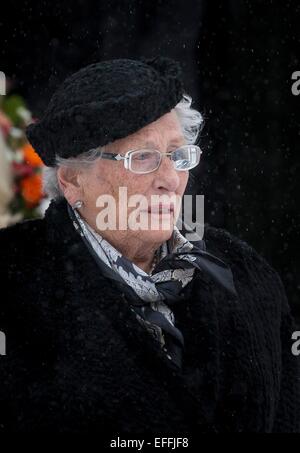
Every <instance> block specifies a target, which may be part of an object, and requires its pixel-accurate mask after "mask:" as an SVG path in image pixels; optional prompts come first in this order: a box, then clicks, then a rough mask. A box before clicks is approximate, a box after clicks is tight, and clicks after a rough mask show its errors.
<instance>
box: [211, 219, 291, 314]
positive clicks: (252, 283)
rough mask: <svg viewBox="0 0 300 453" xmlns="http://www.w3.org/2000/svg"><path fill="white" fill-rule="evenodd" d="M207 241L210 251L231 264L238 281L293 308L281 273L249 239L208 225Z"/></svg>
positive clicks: (277, 302)
mask: <svg viewBox="0 0 300 453" xmlns="http://www.w3.org/2000/svg"><path fill="white" fill-rule="evenodd" d="M204 240H205V243H206V247H207V250H208V251H211V252H212V253H215V254H216V255H217V256H219V257H220V258H221V259H223V260H224V261H225V262H226V263H227V264H228V265H229V266H231V269H232V272H233V275H234V278H235V281H236V280H239V282H242V284H243V285H244V286H246V285H247V286H248V287H251V288H253V292H255V291H257V293H260V295H262V296H263V297H262V299H263V300H266V299H268V300H269V301H270V302H271V301H272V300H273V303H274V302H275V303H276V304H278V305H279V306H281V307H282V308H284V309H285V311H289V304H288V301H287V298H286V294H285V290H284V286H283V283H282V280H281V277H280V275H279V273H278V272H277V271H276V270H275V269H274V268H273V266H272V265H271V264H270V263H269V262H268V261H267V260H266V258H265V257H264V256H263V255H261V254H260V253H259V252H258V251H257V250H256V249H255V248H254V247H253V246H251V245H250V244H249V243H248V242H246V241H244V240H242V239H240V238H238V237H237V236H235V235H234V234H231V233H230V232H229V231H227V230H225V229H223V228H216V227H213V226H211V225H209V224H206V225H205V229H204Z"/></svg>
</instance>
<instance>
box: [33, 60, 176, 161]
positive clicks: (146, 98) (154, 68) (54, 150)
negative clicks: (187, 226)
mask: <svg viewBox="0 0 300 453" xmlns="http://www.w3.org/2000/svg"><path fill="white" fill-rule="evenodd" d="M181 77H182V71H181V67H180V65H179V63H178V62H177V61H175V60H173V59H171V58H168V57H160V56H157V57H153V58H140V59H139V60H132V59H125V58H122V59H114V60H107V61H101V62H98V63H94V64H91V65H89V66H86V67H85V68H82V69H80V70H79V71H78V72H76V73H75V74H73V75H71V76H70V77H68V78H67V79H66V80H65V81H64V82H63V83H62V84H61V86H60V87H59V88H58V89H57V91H56V92H55V93H54V95H53V96H52V98H51V100H50V102H49V105H48V107H47V109H46V111H45V113H44V115H43V117H42V119H41V120H40V121H38V122H36V123H33V124H30V125H29V126H28V127H27V129H26V135H27V138H28V140H29V142H30V143H31V145H32V146H33V148H34V149H35V151H36V152H37V153H38V154H39V155H40V157H41V159H42V160H43V162H44V164H45V165H47V166H55V156H56V154H57V155H58V156H60V157H64V158H69V157H76V156H77V155H79V154H82V153H83V152H86V151H89V150H90V149H92V148H96V147H98V146H104V145H106V144H107V143H110V142H112V141H114V140H116V139H120V138H124V137H126V136H128V135H130V134H132V133H134V132H136V131H137V130H139V129H141V128H142V127H144V126H146V125H147V124H149V123H151V122H152V121H155V120H156V119H158V118H160V117H161V116H162V115H164V114H165V113H168V112H169V111H170V110H172V108H174V107H175V105H176V104H177V103H178V102H179V101H180V100H181V98H182V95H183V93H184V89H183V82H182V79H181Z"/></svg>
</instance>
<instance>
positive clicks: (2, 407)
mask: <svg viewBox="0 0 300 453" xmlns="http://www.w3.org/2000/svg"><path fill="white" fill-rule="evenodd" d="M66 207H67V205H66V202H65V200H63V199H60V200H58V201H52V203H51V205H50V207H49V208H48V210H47V212H46V214H45V217H44V218H43V219H38V220H28V221H25V222H22V223H19V224H17V225H14V226H11V227H9V228H6V229H2V230H0V247H1V269H0V270H1V273H0V275H1V303H0V330H1V331H3V332H4V333H5V335H6V355H5V356H4V355H3V356H0V432H1V431H4V432H5V431H47V430H49V431H50V430H52V431H74V432H75V431H78V432H79V431H85V432H86V431H89V432H92V431H94V432H96V431H99V430H103V429H106V430H110V431H113V432H114V433H115V434H117V433H120V432H129V433H132V434H137V433H142V432H149V433H156V434H158V433H173V434H174V435H175V434H176V435H178V434H179V433H189V432H193V431H194V430H197V432H200V433H202V432H203V433H204V432H211V431H212V432H237V431H245V432H274V431H283V432H295V431H296V432H297V431H298V430H299V413H298V408H299V393H298V392H299V389H298V384H297V382H298V381H297V370H296V367H297V365H298V364H299V360H300V359H299V358H297V357H295V356H293V355H292V353H291V335H292V332H293V330H294V327H293V325H292V320H291V317H290V314H289V307H288V302H287V300H286V296H285V293H284V289H283V287H282V283H281V280H280V278H279V277H278V274H277V273H276V272H275V271H274V270H273V269H272V268H271V267H270V266H269V265H268V264H267V263H266V261H265V260H264V259H263V258H262V257H261V256H259V255H258V254H257V253H256V252H255V251H254V250H253V249H252V248H251V247H250V246H249V245H248V244H246V243H245V242H243V241H241V240H239V239H237V238H236V237H234V236H232V235H231V234H229V233H228V232H226V231H225V230H222V229H216V228H213V227H210V226H208V225H206V226H205V234H204V239H205V241H206V245H207V250H208V251H211V253H214V254H215V255H216V256H218V257H220V258H221V259H223V260H224V261H225V262H227V263H228V264H229V265H230V266H231V269H232V272H233V276H234V281H235V286H236V289H237V292H238V298H236V297H235V296H229V295H228V293H225V292H224V290H223V289H222V288H221V287H219V286H218V285H217V284H216V283H214V282H213V281H212V280H211V279H210V277H208V276H207V275H206V274H204V273H202V272H197V273H196V277H195V279H194V281H193V283H192V284H193V287H192V293H191V296H190V297H188V299H186V300H184V302H183V303H180V304H177V305H176V306H175V308H174V315H175V320H176V322H177V325H178V327H179V328H180V329H181V331H182V333H183V335H184V338H185V347H186V350H185V354H184V366H183V370H182V371H177V369H175V368H174V367H173V366H172V363H171V361H170V360H169V359H168V358H167V357H166V355H165V353H164V352H163V351H162V350H160V348H159V346H158V345H156V343H155V342H154V341H153V339H152V337H151V336H150V334H149V333H148V331H147V330H146V329H145V328H144V327H143V326H142V325H141V324H140V323H139V322H138V321H137V319H136V318H135V316H134V313H133V312H132V311H131V310H130V309H129V307H128V300H127V299H126V297H125V295H124V293H122V292H121V291H120V290H119V289H117V288H116V287H114V285H113V284H112V283H111V281H110V280H108V279H106V278H105V277H104V276H103V275H101V274H100V272H99V268H98V266H97V265H96V263H95V261H94V258H93V257H92V256H91V255H90V253H89V252H88V250H87V248H86V246H85V244H84V243H83V241H82V239H81V237H80V236H79V235H78V234H77V233H76V231H75V229H74V227H73V225H72V223H71V221H70V219H69V217H68V213H67V209H66ZM4 287H7V288H8V292H7V294H6V295H4Z"/></svg>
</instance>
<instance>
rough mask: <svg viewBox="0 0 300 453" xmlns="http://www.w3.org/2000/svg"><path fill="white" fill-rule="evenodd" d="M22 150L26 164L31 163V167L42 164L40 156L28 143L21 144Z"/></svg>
mask: <svg viewBox="0 0 300 453" xmlns="http://www.w3.org/2000/svg"><path fill="white" fill-rule="evenodd" d="M22 151H23V155H24V160H25V161H26V163H27V164H29V165H31V166H32V167H42V166H43V165H44V164H43V161H42V160H41V158H40V156H39V155H38V154H37V153H36V152H35V151H34V149H33V148H32V146H31V145H30V144H29V143H26V144H25V145H24V146H23V148H22Z"/></svg>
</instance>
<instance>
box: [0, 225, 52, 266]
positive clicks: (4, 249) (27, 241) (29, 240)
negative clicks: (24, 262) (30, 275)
mask: <svg viewBox="0 0 300 453" xmlns="http://www.w3.org/2000/svg"><path fill="white" fill-rule="evenodd" d="M44 232H45V225H44V219H30V220H24V221H22V222H18V223H16V224H15V225H11V226H8V227H6V228H1V229H0V249H1V258H2V259H1V263H2V264H3V265H4V266H5V265H6V266H7V264H8V263H9V262H14V263H17V260H19V259H21V258H22V257H26V256H27V258H28V256H30V255H32V254H33V252H34V250H35V249H38V248H40V246H41V244H43V243H44V237H45V235H44Z"/></svg>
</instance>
